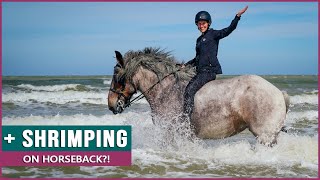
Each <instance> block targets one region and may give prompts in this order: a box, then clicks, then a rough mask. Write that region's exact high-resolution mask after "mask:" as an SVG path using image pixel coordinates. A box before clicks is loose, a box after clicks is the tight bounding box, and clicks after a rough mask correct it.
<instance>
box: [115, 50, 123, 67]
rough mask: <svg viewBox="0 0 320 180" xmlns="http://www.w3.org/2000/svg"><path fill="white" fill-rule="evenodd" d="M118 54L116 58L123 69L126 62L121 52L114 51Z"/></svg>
mask: <svg viewBox="0 0 320 180" xmlns="http://www.w3.org/2000/svg"><path fill="white" fill-rule="evenodd" d="M114 52H115V53H116V58H117V61H118V63H119V64H120V65H121V67H124V62H123V58H122V55H121V53H120V52H119V51H114Z"/></svg>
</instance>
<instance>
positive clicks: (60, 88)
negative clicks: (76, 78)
mask: <svg viewBox="0 0 320 180" xmlns="http://www.w3.org/2000/svg"><path fill="white" fill-rule="evenodd" d="M77 86H81V84H62V85H52V86H34V85H31V84H20V85H18V86H17V87H19V88H23V89H29V90H32V91H47V92H57V91H65V90H68V89H69V90H76V88H77ZM85 87H86V88H88V89H93V87H92V86H89V85H86V86H85Z"/></svg>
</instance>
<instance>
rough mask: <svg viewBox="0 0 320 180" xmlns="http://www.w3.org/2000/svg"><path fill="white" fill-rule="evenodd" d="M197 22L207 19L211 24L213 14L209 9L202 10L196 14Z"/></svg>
mask: <svg viewBox="0 0 320 180" xmlns="http://www.w3.org/2000/svg"><path fill="white" fill-rule="evenodd" d="M194 21H195V23H196V25H197V24H198V21H207V22H208V23H209V25H210V24H211V16H210V14H209V13H208V12H207V11H200V12H198V13H197V14H196V17H195V20H194Z"/></svg>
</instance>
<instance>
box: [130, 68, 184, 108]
mask: <svg viewBox="0 0 320 180" xmlns="http://www.w3.org/2000/svg"><path fill="white" fill-rule="evenodd" d="M180 70H181V68H179V69H178V70H176V71H173V72H171V73H169V74H167V75H166V76H164V77H163V78H162V79H160V80H158V82H156V83H155V84H154V85H152V86H151V87H150V88H149V89H147V90H146V91H144V92H142V93H141V94H140V95H139V96H137V97H135V98H134V99H132V100H130V101H129V103H127V104H125V105H124V107H125V108H126V107H129V106H131V104H132V103H134V102H137V101H139V100H140V99H142V98H144V97H145V95H144V94H146V93H148V92H149V91H151V89H152V88H154V87H155V86H156V85H157V84H159V83H160V82H161V81H163V80H164V79H165V78H167V77H169V76H170V75H172V74H175V73H176V72H178V71H180Z"/></svg>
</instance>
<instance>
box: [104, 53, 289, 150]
mask: <svg viewBox="0 0 320 180" xmlns="http://www.w3.org/2000/svg"><path fill="white" fill-rule="evenodd" d="M116 59H117V65H116V66H115V68H114V75H113V79H112V82H111V87H110V91H109V94H108V106H109V109H110V110H111V111H113V113H114V114H117V113H121V112H122V111H123V110H124V108H125V107H127V105H128V104H129V103H130V99H131V97H132V95H133V94H134V93H136V92H137V91H141V92H142V93H143V95H144V96H145V98H146V100H147V101H148V103H149V104H150V107H151V111H152V118H153V121H154V123H155V124H157V120H156V119H162V120H163V119H165V120H167V121H170V120H171V119H174V118H173V117H177V116H179V115H181V113H182V107H183V106H182V105H183V94H184V89H185V87H186V85H187V83H188V81H189V80H190V78H191V77H192V76H193V75H194V70H193V69H192V68H191V67H188V66H187V67H185V68H183V69H181V70H179V67H180V66H177V65H176V64H177V61H176V60H175V59H174V57H172V56H171V55H170V53H168V52H164V51H163V50H160V49H159V48H145V49H143V50H140V51H129V52H127V53H126V54H125V55H124V56H122V55H121V53H119V52H118V51H116ZM194 102H195V104H194V110H193V114H192V115H191V120H190V121H191V124H192V126H193V127H194V128H193V131H194V134H195V135H196V136H197V137H199V138H202V139H218V138H225V137H229V136H232V135H235V134H237V133H239V132H241V131H243V130H244V129H246V128H249V130H250V131H251V132H252V133H253V134H254V136H256V137H257V140H258V141H259V142H260V143H262V144H265V145H268V146H270V145H273V144H274V143H276V139H277V136H278V134H279V132H280V130H281V128H282V127H283V125H284V120H285V118H286V114H287V110H288V104H289V99H288V95H287V94H286V93H282V92H281V91H280V90H279V89H278V88H276V87H275V86H274V85H272V84H271V83H269V82H268V81H266V80H265V79H263V78H261V77H259V76H256V75H243V76H238V77H234V78H229V79H221V80H219V79H217V80H214V81H210V82H208V83H207V84H206V85H204V86H203V87H202V88H201V89H200V90H199V91H198V92H197V93H196V95H195V101H194ZM155 117H161V118H155Z"/></svg>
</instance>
